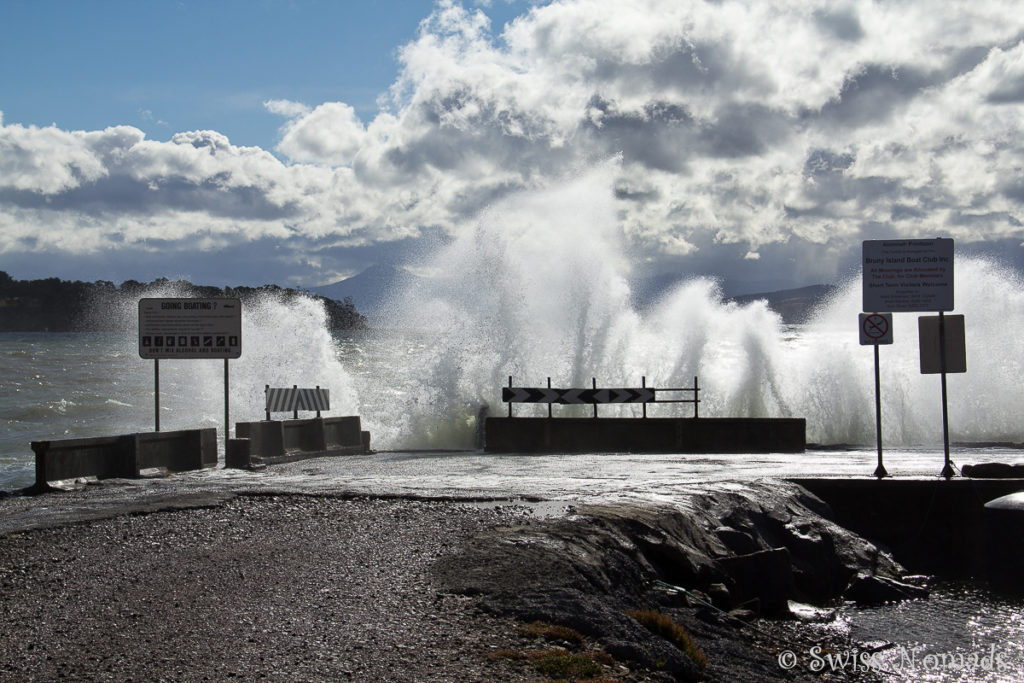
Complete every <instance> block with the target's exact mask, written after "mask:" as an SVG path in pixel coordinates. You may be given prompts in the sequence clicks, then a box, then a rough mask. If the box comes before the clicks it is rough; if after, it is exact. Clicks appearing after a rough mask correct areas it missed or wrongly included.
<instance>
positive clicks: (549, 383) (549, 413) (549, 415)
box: [548, 377, 551, 417]
mask: <svg viewBox="0 0 1024 683" xmlns="http://www.w3.org/2000/svg"><path fill="white" fill-rule="evenodd" d="M550 388H551V378H550V377H548V389H550ZM548 417H551V404H550V403H549V404H548Z"/></svg>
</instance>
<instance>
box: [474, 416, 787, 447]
mask: <svg viewBox="0 0 1024 683" xmlns="http://www.w3.org/2000/svg"><path fill="white" fill-rule="evenodd" d="M805 433H806V421H805V420H804V419H803V418H713V417H702V418H664V417H651V418H629V417H626V418H615V417H602V418H584V417H581V418H570V417H559V418H544V417H489V418H487V420H486V423H485V433H484V449H485V450H487V451H491V452H502V453H802V452H803V451H804V449H805V448H806V437H805Z"/></svg>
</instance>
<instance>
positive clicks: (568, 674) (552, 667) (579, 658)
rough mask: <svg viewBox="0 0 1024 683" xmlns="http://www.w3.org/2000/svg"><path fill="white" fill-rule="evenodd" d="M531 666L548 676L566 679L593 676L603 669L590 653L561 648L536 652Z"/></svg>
mask: <svg viewBox="0 0 1024 683" xmlns="http://www.w3.org/2000/svg"><path fill="white" fill-rule="evenodd" d="M533 666H534V668H536V669H537V671H539V672H540V673H542V674H544V675H545V676H547V677H548V678H564V679H567V680H579V679H581V678H594V677H596V676H600V675H601V673H602V671H603V669H602V668H601V665H600V664H599V663H598V662H596V661H595V660H594V658H593V657H592V656H591V655H589V654H585V653H575V652H563V651H561V650H548V651H546V652H538V653H537V654H536V655H535V656H534V658H533Z"/></svg>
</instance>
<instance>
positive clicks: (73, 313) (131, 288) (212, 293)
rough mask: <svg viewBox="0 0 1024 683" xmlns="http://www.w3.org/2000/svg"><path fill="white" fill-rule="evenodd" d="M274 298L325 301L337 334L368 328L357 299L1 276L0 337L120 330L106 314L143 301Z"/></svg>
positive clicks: (167, 283) (269, 288)
mask: <svg viewBox="0 0 1024 683" xmlns="http://www.w3.org/2000/svg"><path fill="white" fill-rule="evenodd" d="M168 292H173V294H168ZM268 295H269V296H273V297H277V298H278V299H280V300H282V301H284V302H286V303H287V302H288V301H289V300H291V299H295V298H297V297H309V298H312V299H316V300H317V301H320V302H322V303H323V305H324V308H325V310H326V311H327V316H328V321H329V325H330V328H331V329H332V330H360V329H366V317H365V316H363V315H362V314H360V313H359V312H358V311H357V310H356V308H355V305H354V304H353V303H352V300H351V298H347V299H345V300H344V301H335V300H334V299H328V298H326V297H322V296H318V295H316V294H312V293H309V292H303V291H300V290H296V289H288V288H283V287H279V286H278V285H263V286H262V287H224V288H220V287H212V286H205V285H194V284H192V283H191V282H187V281H185V280H178V281H171V280H168V279H167V278H158V279H156V280H153V281H152V282H149V283H144V282H138V281H136V280H126V281H125V282H122V283H121V284H120V285H115V284H114V283H113V282H109V281H106V280H97V281H96V282H82V281H81V280H75V281H69V280H61V279H59V278H55V277H53V278H46V279H42V280H15V279H14V278H12V277H11V276H10V275H9V274H8V273H6V272H4V271H0V332H105V331H116V330H119V329H120V328H122V327H124V319H123V316H120V315H118V316H112V315H106V314H104V311H105V310H108V307H110V306H120V305H123V304H124V303H125V302H126V301H136V300H138V299H139V298H143V297H163V296H182V297H197V298H219V297H225V298H237V299H240V300H241V301H242V303H243V305H244V304H245V302H246V301H252V300H255V299H256V298H257V297H263V296H268Z"/></svg>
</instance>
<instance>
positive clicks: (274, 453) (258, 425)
mask: <svg viewBox="0 0 1024 683" xmlns="http://www.w3.org/2000/svg"><path fill="white" fill-rule="evenodd" d="M235 435H236V436H238V438H241V439H249V441H250V442H251V444H250V452H251V453H252V455H254V456H259V457H261V458H277V457H280V456H282V455H284V423H283V422H281V421H280V420H264V421H262V422H239V423H237V424H236V425H235Z"/></svg>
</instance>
